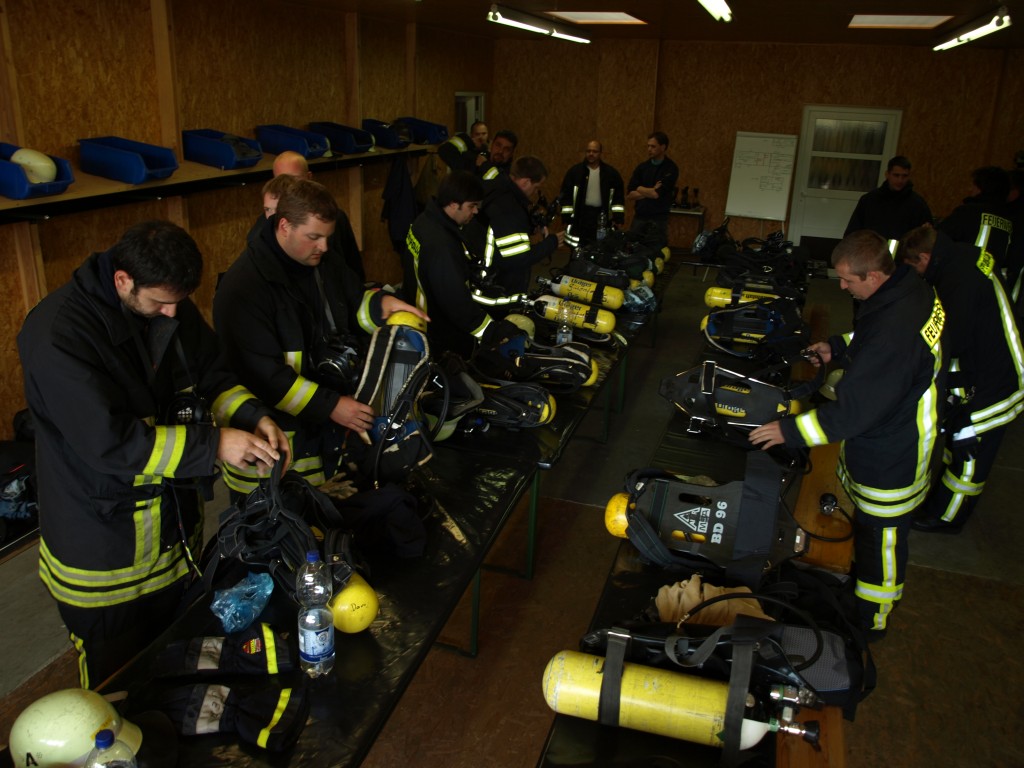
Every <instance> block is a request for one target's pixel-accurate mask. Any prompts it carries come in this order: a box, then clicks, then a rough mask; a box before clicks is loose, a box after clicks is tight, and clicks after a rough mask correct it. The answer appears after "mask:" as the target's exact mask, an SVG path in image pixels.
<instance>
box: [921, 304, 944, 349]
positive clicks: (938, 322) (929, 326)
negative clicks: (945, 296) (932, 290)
mask: <svg viewBox="0 0 1024 768" xmlns="http://www.w3.org/2000/svg"><path fill="white" fill-rule="evenodd" d="M945 323H946V311H945V310H944V309H943V308H942V304H941V303H940V302H939V298H938V296H936V297H935V303H934V304H932V314H931V317H929V318H928V322H926V323H925V324H924V325H923V326H921V338H923V339H924V343H925V344H927V345H928V348H929V349H931V348H932V347H934V346H935V345H936V344H938V343H939V337H941V336H942V326H943V325H945Z"/></svg>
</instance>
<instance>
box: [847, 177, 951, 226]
mask: <svg viewBox="0 0 1024 768" xmlns="http://www.w3.org/2000/svg"><path fill="white" fill-rule="evenodd" d="M931 220H932V212H931V210H930V209H929V208H928V203H926V202H925V200H924V198H923V197H921V196H920V195H919V194H917V192H915V191H914V182H912V181H908V182H907V183H906V185H905V186H904V187H903V189H901V190H899V191H898V192H897V191H896V190H893V189H891V188H890V187H889V182H887V181H883V182H882V184H881V185H880V186H878V187H876V188H875V189H872V190H871V191H870V192H866V193H864V194H863V195H861V198H860V200H858V201H857V207H856V208H854V209H853V214H852V215H851V216H850V222H849V223H848V224H847V225H846V232H845V233H844V234H843V236H844V237H845V236H846V235H848V234H850V233H851V232H857V231H859V230H862V229H870V230H874V231H875V232H877V233H878V234H880V235H881V236H882V237H884V238H885V239H886V240H898V239H900V238H901V237H903V236H904V235H905V234H907V232H909V231H910V230H912V229H914V227H919V226H921V225H922V224H927V223H929V222H931Z"/></svg>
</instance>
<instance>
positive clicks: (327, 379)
mask: <svg viewBox="0 0 1024 768" xmlns="http://www.w3.org/2000/svg"><path fill="white" fill-rule="evenodd" d="M317 360H318V362H317V364H316V372H317V377H318V379H319V380H320V383H321V384H324V385H326V386H328V387H331V388H332V389H336V390H337V391H338V392H340V393H341V394H343V395H351V394H353V393H354V392H355V391H356V387H358V386H359V378H360V376H361V375H362V372H363V361H362V356H361V355H360V354H359V350H358V349H357V348H356V346H355V344H354V342H353V340H352V339H351V338H348V337H345V336H341V335H340V334H331V335H329V336H327V337H325V338H324V340H323V343H322V344H321V346H320V349H319V352H318V355H317Z"/></svg>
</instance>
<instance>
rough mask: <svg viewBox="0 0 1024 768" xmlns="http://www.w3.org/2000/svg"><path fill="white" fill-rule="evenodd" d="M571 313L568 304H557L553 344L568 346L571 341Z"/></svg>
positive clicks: (563, 302)
mask: <svg viewBox="0 0 1024 768" xmlns="http://www.w3.org/2000/svg"><path fill="white" fill-rule="evenodd" d="M571 319H572V312H571V311H570V309H569V304H568V303H567V302H565V301H560V302H558V319H557V324H558V325H557V330H556V331H555V344H556V345H558V344H568V343H569V342H570V341H572V323H571V322H570V321H571Z"/></svg>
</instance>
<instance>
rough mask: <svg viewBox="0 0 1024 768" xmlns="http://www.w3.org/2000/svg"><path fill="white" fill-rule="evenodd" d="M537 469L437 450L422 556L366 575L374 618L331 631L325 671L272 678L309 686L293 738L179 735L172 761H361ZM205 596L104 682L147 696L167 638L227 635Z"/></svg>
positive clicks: (269, 615) (280, 624) (268, 616)
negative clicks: (329, 664) (278, 744)
mask: <svg viewBox="0 0 1024 768" xmlns="http://www.w3.org/2000/svg"><path fill="white" fill-rule="evenodd" d="M535 472H536V465H535V464H534V463H533V462H530V461H515V460H509V459H501V460H498V459H495V458H494V457H492V456H487V455H476V456H472V455H465V454H455V453H450V452H439V453H438V454H437V455H436V456H435V457H434V459H433V460H432V461H431V462H430V463H429V464H428V465H426V467H425V468H424V470H423V471H422V473H421V475H420V479H421V480H422V481H423V482H424V484H425V485H426V489H427V490H428V491H429V492H430V493H431V494H432V495H433V497H434V499H435V501H436V502H437V509H436V510H435V514H434V515H433V516H432V518H431V521H430V523H429V525H428V527H427V532H428V537H427V546H426V552H425V554H424V555H423V557H421V558H417V559H415V560H408V561H395V562H394V563H392V564H390V567H389V568H388V569H382V568H380V567H379V566H378V568H377V569H376V570H375V571H374V573H373V574H372V576H371V579H370V581H371V585H372V586H373V588H374V590H375V591H376V592H377V593H378V595H379V597H380V614H379V616H378V618H377V620H376V621H374V623H373V624H372V625H371V627H370V628H369V629H368V630H367V631H365V632H361V633H359V634H354V635H346V634H342V633H337V634H336V654H337V656H336V661H335V667H334V671H333V672H332V673H331V674H330V675H328V676H326V677H324V678H319V679H317V680H314V681H309V680H308V679H307V678H305V676H304V675H302V673H301V672H298V671H296V672H293V673H290V674H280V675H276V676H274V678H273V679H272V680H271V681H270V682H273V683H274V684H276V685H279V686H281V687H289V686H309V694H310V700H311V703H312V710H311V717H310V720H309V723H308V724H307V725H306V727H305V729H304V730H303V732H302V734H301V736H300V737H299V740H298V743H297V744H296V745H295V747H294V748H293V749H291V750H289V751H288V752H285V753H281V754H273V753H270V752H267V751H265V750H263V749H260V748H258V747H256V746H253V745H250V744H245V743H240V742H239V740H238V737H237V735H236V734H232V733H228V734H217V735H205V736H201V737H194V738H185V737H183V738H181V739H180V740H179V750H180V754H179V760H178V764H179V765H182V766H189V768H204V767H205V766H211V767H212V766H223V765H231V766H253V767H256V766H275V767H277V766H286V765H309V766H355V765H358V764H359V763H360V762H361V761H362V760H363V759H364V758H365V757H366V755H367V753H368V752H369V750H370V748H371V746H372V745H373V741H374V739H375V738H376V736H377V734H378V733H379V732H380V730H381V728H382V727H383V726H384V723H385V721H386V720H387V718H388V716H389V715H390V713H391V711H392V710H393V709H394V707H395V706H396V704H397V703H398V701H399V699H400V698H401V696H402V693H403V692H404V691H405V689H406V687H407V686H408V685H409V683H410V682H411V681H412V678H413V676H414V675H415V673H416V670H417V669H418V668H419V666H420V664H421V663H422V661H423V659H424V658H425V657H426V655H427V653H428V652H429V651H430V648H431V645H432V644H433V643H434V641H435V640H436V639H437V637H438V635H439V633H440V632H441V630H442V628H443V627H444V625H445V623H446V621H447V620H448V617H449V616H450V615H451V613H452V611H453V610H454V609H455V607H456V605H457V604H458V602H459V600H460V598H461V597H462V595H463V594H464V593H465V592H466V589H467V587H468V586H469V585H470V583H471V582H472V580H473V579H474V577H475V575H476V573H477V572H478V570H479V568H480V566H481V564H482V563H483V560H484V557H485V556H486V554H487V552H488V550H489V549H490V548H491V546H492V544H493V543H494V541H495V539H496V538H497V536H498V534H499V532H500V531H501V529H502V527H503V525H504V524H505V522H506V520H507V519H508V517H509V515H510V514H511V512H512V510H513V509H514V508H515V506H516V504H517V502H518V500H519V499H520V498H521V496H522V494H523V492H524V491H525V490H526V488H527V487H528V486H529V484H530V482H531V481H532V479H533V474H534V473H535ZM209 602H210V599H209V597H208V596H207V597H206V598H204V599H202V600H201V601H199V602H198V603H196V604H194V605H193V606H192V608H191V609H190V610H189V611H188V612H187V613H186V615H185V616H184V617H183V618H182V619H181V620H179V621H177V622H176V623H175V624H174V625H173V626H172V627H171V628H170V629H169V630H168V631H167V632H166V633H165V634H164V635H163V636H162V637H161V638H159V639H158V640H157V641H156V642H155V643H154V644H153V645H152V646H151V647H150V648H149V649H148V650H147V651H146V652H144V653H143V654H142V655H141V656H140V657H139V658H138V659H136V660H135V661H134V662H133V663H132V664H131V665H129V666H128V667H127V668H126V669H125V670H123V671H122V673H121V674H119V675H118V676H116V677H115V678H114V679H113V680H112V681H110V682H109V683H108V684H107V685H106V686H105V688H104V689H105V690H106V691H119V690H126V691H127V692H128V702H129V703H130V702H132V701H133V699H136V698H140V699H141V700H143V701H144V700H145V699H146V697H148V696H149V695H151V694H152V692H153V687H154V686H156V685H162V684H163V683H161V682H160V681H154V678H153V675H152V674H151V672H152V664H153V662H154V660H155V658H156V656H157V655H158V654H159V652H160V650H161V649H162V648H163V647H165V646H166V645H167V644H168V643H170V642H172V641H174V640H180V639H186V638H192V637H202V636H211V635H212V636H217V635H223V629H222V628H221V625H220V621H219V620H218V619H217V618H216V617H215V616H214V615H213V614H212V613H211V612H210V610H209ZM295 616H296V608H295V607H294V606H293V605H291V604H290V603H289V602H288V601H287V600H285V599H272V600H271V604H270V605H268V607H267V610H266V611H265V612H264V614H263V615H262V616H261V617H260V620H261V621H264V622H267V623H269V624H271V626H273V627H275V628H276V629H278V630H279V631H282V630H286V629H287V630H289V631H294V626H295ZM215 680H216V682H219V683H224V684H228V685H231V684H237V685H239V686H243V687H244V686H249V687H251V686H252V685H253V684H254V683H255V684H262V685H266V684H267V683H268V678H265V677H264V678H259V679H257V680H252V679H248V680H246V679H238V678H234V679H233V678H231V677H230V676H223V677H221V676H218V677H216V678H215ZM186 682H195V679H194V678H193V679H190V680H188V681H186ZM177 684H178V685H181V684H182V683H181V681H177Z"/></svg>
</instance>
